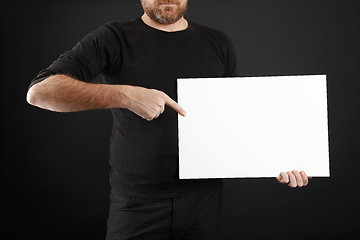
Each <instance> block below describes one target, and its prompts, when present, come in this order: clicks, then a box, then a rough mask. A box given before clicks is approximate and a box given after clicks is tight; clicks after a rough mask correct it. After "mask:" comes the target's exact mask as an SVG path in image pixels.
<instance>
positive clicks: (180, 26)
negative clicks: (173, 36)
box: [141, 13, 188, 32]
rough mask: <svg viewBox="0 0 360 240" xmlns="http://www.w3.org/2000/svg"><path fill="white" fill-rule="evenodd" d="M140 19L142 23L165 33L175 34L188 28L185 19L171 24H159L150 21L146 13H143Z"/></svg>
mask: <svg viewBox="0 0 360 240" xmlns="http://www.w3.org/2000/svg"><path fill="white" fill-rule="evenodd" d="M141 19H142V20H143V22H144V23H145V24H146V25H148V26H150V27H152V28H155V29H158V30H161V31H165V32H177V31H182V30H185V29H186V28H187V27H188V22H187V21H186V19H185V18H184V17H182V18H180V19H179V20H178V21H177V22H175V23H173V24H168V25H165V24H160V23H158V22H156V21H154V20H152V19H151V18H150V17H149V16H148V15H147V14H146V13H144V14H143V15H142V16H141Z"/></svg>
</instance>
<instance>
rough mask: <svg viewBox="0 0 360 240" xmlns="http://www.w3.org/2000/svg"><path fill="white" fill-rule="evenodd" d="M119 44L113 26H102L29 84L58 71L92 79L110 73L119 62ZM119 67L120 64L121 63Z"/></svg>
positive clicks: (58, 72)
mask: <svg viewBox="0 0 360 240" xmlns="http://www.w3.org/2000/svg"><path fill="white" fill-rule="evenodd" d="M120 62H121V59H120V44H119V42H118V41H117V37H116V34H115V32H114V31H113V29H112V28H111V27H110V26H109V25H103V26H101V27H100V28H98V29H97V30H95V31H93V32H91V33H89V34H87V35H86V36H85V37H83V38H82V39H81V40H80V41H79V42H78V43H77V44H76V45H75V46H74V47H73V48H72V49H71V50H69V51H66V52H65V53H63V54H61V55H60V57H59V58H58V59H57V60H56V61H54V62H53V63H52V64H51V65H50V66H49V67H47V68H46V69H43V70H41V71H40V72H39V74H38V75H37V76H36V77H35V78H34V79H33V80H32V81H31V83H30V87H31V86H33V85H34V84H36V83H39V82H41V81H42V80H44V79H46V78H48V77H50V76H51V75H55V74H64V75H68V76H70V77H73V78H75V79H78V80H81V81H84V82H89V81H91V80H92V79H94V78H95V77H96V76H97V75H98V74H99V73H108V72H110V71H111V70H112V69H113V68H112V66H114V65H116V64H120ZM118 66H119V65H118Z"/></svg>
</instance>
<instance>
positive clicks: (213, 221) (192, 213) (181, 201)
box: [106, 185, 222, 240]
mask: <svg viewBox="0 0 360 240" xmlns="http://www.w3.org/2000/svg"><path fill="white" fill-rule="evenodd" d="M221 203H222V185H216V186H214V185H211V186H208V187H206V188H203V189H201V191H198V190H197V191H194V192H191V193H189V194H187V195H184V196H179V197H174V198H156V199H154V198H139V197H132V196H120V195H117V194H114V193H112V194H111V196H110V212H109V218H108V223H107V224H108V228H107V236H106V239H107V240H120V239H121V240H123V239H141V240H147V239H151V240H162V239H164V240H165V239H166V240H169V239H204V240H205V239H206V240H211V239H217V230H218V224H219V218H220V211H221Z"/></svg>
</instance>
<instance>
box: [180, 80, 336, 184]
mask: <svg viewBox="0 0 360 240" xmlns="http://www.w3.org/2000/svg"><path fill="white" fill-rule="evenodd" d="M178 103H179V104H180V106H182V107H183V108H184V109H185V111H186V112H187V115H186V117H181V116H179V117H178V119H179V120H178V121H179V164H180V166H179V177H180V178H181V179H189V178H242V177H276V176H278V175H279V173H280V172H281V171H291V170H293V169H296V170H299V171H301V170H304V171H305V172H306V173H307V174H308V176H322V177H327V176H330V173H329V151H328V125H327V123H328V121H327V94H326V75H307V76H279V77H236V78H199V79H178Z"/></svg>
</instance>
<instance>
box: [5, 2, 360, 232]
mask: <svg viewBox="0 0 360 240" xmlns="http://www.w3.org/2000/svg"><path fill="white" fill-rule="evenodd" d="M139 2H140V1H138V0H126V1H124V0H122V1H120V0H103V1H89V0H88V1H85V0H84V1H65V0H62V1H39V0H33V1H12V2H11V3H8V4H7V5H4V3H3V4H2V6H1V114H2V117H1V137H2V145H1V159H2V160H1V161H2V180H1V181H2V193H3V194H2V196H3V197H2V199H3V204H2V207H3V209H2V214H1V215H2V218H3V219H5V222H6V223H5V224H2V228H3V229H2V230H1V235H2V237H5V238H2V239H32V238H37V239H39V238H40V239H104V236H105V231H106V218H107V213H108V194H109V184H108V171H109V166H108V159H107V158H108V144H109V138H110V131H111V123H112V118H111V114H110V111H108V110H97V111H89V112H79V113H53V112H50V111H46V110H41V109H38V108H35V107H32V106H30V105H28V104H27V103H26V101H25V96H26V91H27V88H28V85H29V83H30V81H31V79H32V78H33V77H35V76H36V74H37V73H38V72H39V71H40V70H41V69H42V68H45V67H47V66H48V65H49V64H50V63H51V62H52V61H54V60H55V59H57V57H58V56H59V55H60V54H61V53H62V52H64V51H66V50H68V49H70V48H71V47H72V46H73V45H74V44H75V43H76V42H77V41H78V40H80V39H81V37H82V36H84V35H85V34H86V33H88V32H90V31H92V30H94V29H95V28H97V27H99V26H100V25H101V24H103V23H105V22H109V21H111V20H121V21H126V20H129V19H134V18H135V17H137V16H139V15H141V14H142V8H141V6H140V3H139ZM358 5H359V4H356V1H346V0H344V1H329V0H328V1H326V0H302V1H300V0H298V1H294V0H259V1H257V0H222V1H215V0H207V1H200V0H196V1H195V0H190V3H189V9H188V13H187V15H186V17H187V18H188V19H189V20H192V21H197V22H199V23H202V24H205V25H208V26H211V27H214V28H218V29H221V30H223V31H224V32H226V33H227V34H228V35H229V36H230V37H231V39H232V40H233V42H234V45H235V47H236V51H237V55H238V67H239V74H240V76H266V75H297V74H327V76H328V106H329V107H328V111H329V140H330V143H329V144H330V165H331V177H330V178H314V179H312V180H311V182H310V184H309V186H308V187H306V188H298V189H291V188H289V187H287V186H284V185H280V184H278V183H277V182H276V180H275V179H272V178H262V179H227V180H225V189H224V206H223V216H222V224H221V235H222V237H221V239H264V238H265V237H276V238H277V239H340V238H341V239H350V238H352V237H355V235H356V234H358V235H359V226H360V221H359V214H360V211H359V200H360V198H359V196H358V195H359V194H358V193H359V180H358V175H359V174H358V172H359V170H358V167H359V161H360V154H359V134H360V129H359V115H360V114H359V110H360V104H359V100H360V97H359V87H360V84H359V75H358V74H359V72H358V68H359V63H360V61H359V46H358V45H359V43H360V38H359V32H360V24H359V22H360V19H359V15H360V9H359V7H358ZM295 154H296V153H295ZM284 170H286V169H284Z"/></svg>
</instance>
